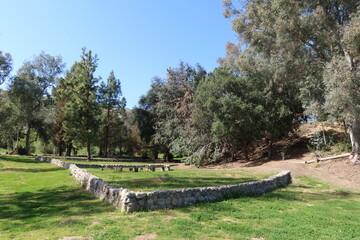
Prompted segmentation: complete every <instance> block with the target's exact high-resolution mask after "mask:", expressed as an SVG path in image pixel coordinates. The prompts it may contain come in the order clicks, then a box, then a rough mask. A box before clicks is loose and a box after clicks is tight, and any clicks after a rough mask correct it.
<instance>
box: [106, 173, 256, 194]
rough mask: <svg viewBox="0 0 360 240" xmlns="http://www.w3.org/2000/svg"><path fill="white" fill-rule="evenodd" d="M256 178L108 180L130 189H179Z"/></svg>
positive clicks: (167, 177) (159, 177) (163, 177)
mask: <svg viewBox="0 0 360 240" xmlns="http://www.w3.org/2000/svg"><path fill="white" fill-rule="evenodd" d="M256 180H258V179H255V178H218V177H216V178H204V177H172V176H169V175H164V176H158V177H155V178H142V179H131V180H121V181H107V182H108V183H109V184H110V185H115V186H119V187H124V188H127V189H129V190H134V189H146V190H147V191H148V190H149V189H152V190H159V189H179V188H194V187H212V186H221V185H229V184H239V183H245V182H251V181H256Z"/></svg>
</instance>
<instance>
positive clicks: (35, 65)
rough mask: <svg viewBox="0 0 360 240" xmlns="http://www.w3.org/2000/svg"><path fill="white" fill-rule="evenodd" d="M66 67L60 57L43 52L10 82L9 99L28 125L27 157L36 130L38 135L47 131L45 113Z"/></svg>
mask: <svg viewBox="0 0 360 240" xmlns="http://www.w3.org/2000/svg"><path fill="white" fill-rule="evenodd" d="M63 68H64V64H63V63H62V59H61V57H60V56H58V57H53V56H50V55H49V54H46V53H44V52H42V53H40V54H39V55H38V56H35V58H34V59H33V60H32V61H26V62H25V63H24V64H23V66H22V67H21V68H20V69H19V71H18V73H17V75H16V76H15V77H14V78H13V79H12V80H11V82H10V86H9V98H10V100H11V102H12V103H13V104H14V107H15V108H16V112H18V113H19V114H21V116H22V119H23V124H24V125H25V126H26V134H25V137H26V140H25V142H26V143H25V153H26V154H29V153H30V152H29V151H30V143H31V142H30V136H31V130H32V129H33V128H35V130H37V131H38V133H40V132H41V131H42V130H43V129H42V127H43V124H42V122H43V118H42V115H41V111H42V110H43V109H44V107H45V106H46V105H47V104H48V103H49V99H50V94H49V92H48V90H49V88H50V87H51V86H52V85H53V84H54V83H55V80H56V77H57V76H58V75H59V74H60V73H62V71H63Z"/></svg>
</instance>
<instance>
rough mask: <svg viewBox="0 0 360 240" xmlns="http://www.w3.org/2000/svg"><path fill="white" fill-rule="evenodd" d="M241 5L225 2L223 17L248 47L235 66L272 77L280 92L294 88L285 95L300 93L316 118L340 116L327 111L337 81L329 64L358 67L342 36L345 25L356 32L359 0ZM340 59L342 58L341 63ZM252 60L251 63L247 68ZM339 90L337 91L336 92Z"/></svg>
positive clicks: (262, 0)
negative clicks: (354, 24) (344, 61)
mask: <svg viewBox="0 0 360 240" xmlns="http://www.w3.org/2000/svg"><path fill="white" fill-rule="evenodd" d="M240 2H241V3H243V8H242V11H239V10H238V9H236V8H235V7H234V5H233V4H232V3H233V1H231V0H224V1H223V3H224V6H225V16H226V17H232V18H233V19H234V20H233V29H234V31H235V32H236V33H238V34H239V38H240V39H241V41H242V42H241V43H243V44H245V46H246V50H245V56H246V57H245V61H243V59H244V57H243V56H244V54H243V53H242V54H241V55H240V57H239V58H238V59H236V61H235V64H233V65H235V66H237V67H238V68H239V69H241V70H242V71H244V70H245V71H244V72H248V74H252V75H253V74H257V73H260V76H265V77H266V76H271V77H270V78H268V79H269V81H268V83H269V86H271V85H273V86H274V87H275V89H277V90H276V91H277V92H282V89H288V90H290V91H285V92H288V93H290V94H285V95H284V96H287V97H291V96H292V95H293V94H294V93H295V96H296V95H297V94H296V92H300V93H301V95H300V96H299V97H301V99H302V102H303V105H304V106H305V107H306V109H307V113H308V114H311V115H312V116H313V117H315V118H318V119H325V118H326V117H328V116H329V114H331V115H332V116H334V115H336V113H338V111H337V110H338V108H329V107H326V105H328V104H330V105H332V104H331V103H330V102H329V100H330V99H329V96H330V95H331V94H330V93H331V92H332V91H333V90H332V89H331V88H332V87H333V86H334V83H335V81H333V80H331V79H333V78H329V74H328V73H329V69H331V67H330V65H333V66H337V67H336V69H342V70H345V69H344V64H343V63H340V62H343V60H344V59H346V60H347V62H348V67H347V68H348V69H354V66H351V65H352V64H353V63H355V62H354V61H353V60H354V56H355V55H352V54H350V52H349V49H348V46H349V45H348V43H347V41H345V39H344V34H345V33H346V28H347V27H346V26H349V27H350V25H351V26H352V27H351V28H354V26H353V25H352V24H353V23H355V21H354V20H355V19H356V17H355V15H354V13H355V12H356V11H357V9H358V7H359V4H360V3H359V1H357V0H329V1H313V0H304V1H296V0H287V1H284V0H271V1H267V0H260V1H255V0H250V1H240ZM345 35H346V34H345ZM354 36H356V34H355V35H354ZM352 39H356V38H352ZM355 45H356V44H355ZM251 59H254V60H256V61H252V60H251ZM340 59H343V60H341V61H339V60H340ZM249 60H251V61H249ZM228 62H229V63H231V61H228ZM249 62H252V63H251V64H248V63H249ZM254 70H256V71H254ZM330 72H331V71H330ZM353 72H354V71H353ZM267 73H268V74H267ZM337 76H340V74H337ZM343 83H344V84H345V85H343V87H345V88H347V87H346V84H348V81H339V82H338V83H337V84H340V85H341V84H343ZM340 88H342V87H340ZM340 88H336V91H337V90H339V89H340ZM291 89H293V90H291ZM329 94H330V95H329ZM341 95H342V96H344V94H341ZM338 102H339V101H338ZM353 103H356V102H353ZM352 105H353V106H354V105H356V104H352ZM338 106H339V105H338ZM348 109H349V110H350V108H348ZM350 111H351V113H350V112H349V113H350V115H352V118H351V119H349V120H348V121H350V123H352V126H353V127H352V128H351V133H352V134H351V135H352V136H356V135H358V136H359V137H358V138H357V137H354V138H353V140H354V141H355V142H358V140H356V139H359V140H360V131H357V130H356V129H360V127H359V124H360V121H358V120H357V119H356V114H355V111H354V109H352V110H350ZM333 113H334V114H333ZM357 145H359V144H358V143H356V144H354V145H353V146H354V151H355V152H356V153H357V154H356V155H358V153H359V151H360V150H359V149H358V148H357V147H356V146H357Z"/></svg>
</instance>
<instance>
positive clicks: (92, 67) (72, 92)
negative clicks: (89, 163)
mask: <svg viewBox="0 0 360 240" xmlns="http://www.w3.org/2000/svg"><path fill="white" fill-rule="evenodd" d="M97 61H98V58H97V55H93V53H92V52H91V51H86V49H85V48H83V49H82V55H81V60H80V61H79V62H75V63H74V64H73V66H72V67H71V69H70V71H69V73H68V74H67V77H66V81H67V83H66V86H67V90H66V91H68V92H67V96H68V99H67V101H66V103H65V104H64V121H63V128H64V131H65V133H66V139H67V140H71V141H72V142H73V143H74V144H75V145H76V146H78V147H86V149H87V158H88V160H90V159H91V145H92V144H94V143H96V142H97V138H98V129H99V124H100V117H99V116H100V113H101V111H100V105H99V103H98V101H97V99H98V92H97V90H98V87H97V85H96V84H97V82H98V81H99V78H96V77H94V73H95V71H96V68H97Z"/></svg>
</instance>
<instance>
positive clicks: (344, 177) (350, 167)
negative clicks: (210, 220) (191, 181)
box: [181, 153, 360, 191]
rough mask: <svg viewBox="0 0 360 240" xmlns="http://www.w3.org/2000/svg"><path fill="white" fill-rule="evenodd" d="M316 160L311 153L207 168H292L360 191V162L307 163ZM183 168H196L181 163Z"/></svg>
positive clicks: (341, 160)
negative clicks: (274, 159)
mask: <svg viewBox="0 0 360 240" xmlns="http://www.w3.org/2000/svg"><path fill="white" fill-rule="evenodd" d="M309 160H314V157H313V156H312V154H311V153H306V154H303V155H302V156H301V158H295V159H288V160H278V161H267V162H230V163H222V164H218V165H212V166H211V165H210V166H206V167H204V168H207V169H247V170H251V171H255V172H256V171H257V172H280V171H283V170H290V171H291V173H292V175H293V176H295V177H296V176H307V177H311V178H316V179H319V180H321V181H323V182H327V183H330V184H332V185H335V186H337V187H339V188H343V189H349V190H355V191H360V163H352V162H351V161H350V160H349V159H348V158H342V159H336V160H328V161H322V162H320V163H310V164H305V161H309ZM181 167H182V168H195V167H194V166H185V165H181Z"/></svg>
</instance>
